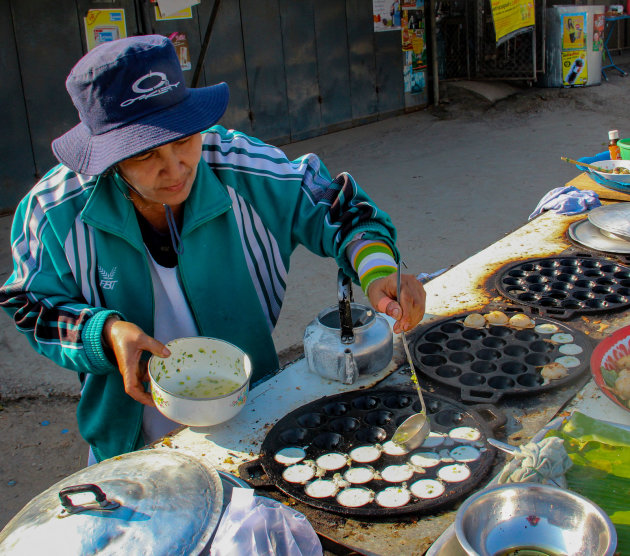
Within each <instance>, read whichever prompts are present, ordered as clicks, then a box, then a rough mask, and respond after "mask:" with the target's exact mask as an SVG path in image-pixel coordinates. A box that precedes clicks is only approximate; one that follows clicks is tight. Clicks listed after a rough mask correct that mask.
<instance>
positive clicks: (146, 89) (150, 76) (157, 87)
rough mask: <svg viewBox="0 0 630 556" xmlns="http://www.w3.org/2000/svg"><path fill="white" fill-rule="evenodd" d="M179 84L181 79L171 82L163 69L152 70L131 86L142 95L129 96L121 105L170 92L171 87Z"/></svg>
mask: <svg viewBox="0 0 630 556" xmlns="http://www.w3.org/2000/svg"><path fill="white" fill-rule="evenodd" d="M156 79H157V82H156ZM178 85H179V81H178V82H177V83H173V84H171V82H170V81H169V80H168V77H166V74H165V73H162V72H161V71H150V72H149V73H147V74H146V75H143V76H142V77H141V78H140V79H136V81H135V82H134V84H133V85H132V86H131V88H132V89H133V92H134V93H138V94H139V95H140V96H138V97H134V98H128V99H127V100H124V101H122V102H121V103H120V106H129V105H130V104H133V103H134V102H136V101H137V100H145V99H148V98H152V97H156V96H158V95H163V94H166V93H169V92H170V91H171V89H174V88H175V87H177V86H178Z"/></svg>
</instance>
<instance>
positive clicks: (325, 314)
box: [304, 270, 394, 384]
mask: <svg viewBox="0 0 630 556" xmlns="http://www.w3.org/2000/svg"><path fill="white" fill-rule="evenodd" d="M351 284H352V283H351V281H350V279H349V278H348V277H347V276H346V275H345V274H343V272H342V271H341V270H339V275H338V280H337V291H338V299H339V306H338V307H334V306H333V307H328V308H327V309H324V310H323V311H322V312H320V313H319V314H318V315H317V318H315V319H314V320H313V321H311V323H309V325H308V326H307V327H306V330H305V331H304V354H305V356H306V360H307V362H308V366H309V369H310V370H311V371H313V372H315V373H317V374H319V375H321V376H323V377H324V378H327V379H332V380H337V381H339V382H343V383H344V384H352V383H354V382H356V380H357V378H358V377H359V375H366V374H373V373H376V372H378V371H380V370H381V369H383V368H385V367H386V366H387V365H388V364H389V363H390V361H391V360H392V356H393V355H394V342H393V332H392V329H391V327H390V325H389V323H388V322H387V320H386V319H385V318H384V317H382V316H381V315H379V314H378V313H376V312H375V311H374V309H372V308H371V307H367V306H365V305H361V304H359V303H353V302H352V301H353V300H352V285H351Z"/></svg>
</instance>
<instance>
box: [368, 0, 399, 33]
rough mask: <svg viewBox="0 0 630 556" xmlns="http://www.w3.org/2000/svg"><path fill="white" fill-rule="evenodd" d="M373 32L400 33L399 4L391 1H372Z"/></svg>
mask: <svg viewBox="0 0 630 556" xmlns="http://www.w3.org/2000/svg"><path fill="white" fill-rule="evenodd" d="M372 14H373V16H374V31H376V32H382V31H400V28H401V21H400V18H401V13H400V2H398V1H396V2H393V1H392V0H372Z"/></svg>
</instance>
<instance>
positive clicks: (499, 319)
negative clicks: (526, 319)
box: [485, 311, 510, 325]
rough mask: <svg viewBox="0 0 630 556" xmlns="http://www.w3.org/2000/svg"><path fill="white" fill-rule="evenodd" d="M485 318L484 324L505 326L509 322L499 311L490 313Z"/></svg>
mask: <svg viewBox="0 0 630 556" xmlns="http://www.w3.org/2000/svg"><path fill="white" fill-rule="evenodd" d="M485 316H486V322H487V323H488V324H499V325H505V324H507V323H508V322H509V321H510V319H508V316H507V315H506V314H505V313H502V312H501V311H490V312H489V313H487V314H486V315H485Z"/></svg>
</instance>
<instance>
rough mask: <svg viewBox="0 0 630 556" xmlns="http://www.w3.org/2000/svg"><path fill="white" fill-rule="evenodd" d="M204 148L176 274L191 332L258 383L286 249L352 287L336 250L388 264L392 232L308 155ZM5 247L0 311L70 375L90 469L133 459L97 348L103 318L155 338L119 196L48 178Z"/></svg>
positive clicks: (148, 289)
mask: <svg viewBox="0 0 630 556" xmlns="http://www.w3.org/2000/svg"><path fill="white" fill-rule="evenodd" d="M202 136H203V152H202V159H201V161H200V163H199V167H198V171H197V177H196V180H195V183H194V185H193V188H192V191H191V194H190V197H189V198H188V200H187V201H186V204H185V209H184V220H183V228H182V230H181V238H182V242H183V246H184V251H183V253H182V254H181V255H180V256H179V261H178V270H179V276H180V280H181V284H182V287H183V290H184V293H185V295H186V297H187V299H188V302H189V304H190V308H191V310H192V312H193V315H194V318H195V320H196V323H197V327H198V329H199V331H200V334H201V335H203V336H212V337H217V338H222V339H224V340H227V341H229V342H232V343H233V344H235V345H237V346H239V347H240V348H241V349H243V350H244V351H245V352H246V353H247V354H248V355H249V356H250V358H251V360H252V363H253V369H254V370H253V377H252V380H254V381H256V380H259V379H261V378H262V377H264V376H265V375H267V374H269V373H271V372H273V371H274V370H275V369H277V367H278V359H277V355H276V352H275V348H274V345H273V342H272V338H271V333H272V331H273V328H274V326H275V324H276V321H277V319H278V316H279V313H280V308H281V306H282V300H283V297H284V292H285V288H286V283H287V273H288V271H289V257H290V255H291V253H292V251H293V250H294V249H295V247H296V246H297V245H298V244H302V245H304V246H306V247H307V248H308V249H310V250H311V251H313V252H314V253H316V254H318V255H321V256H327V257H334V258H335V259H336V261H337V263H338V265H339V266H340V267H341V268H343V269H344V270H345V272H346V273H348V275H350V276H353V278H354V279H355V281H356V280H357V278H356V274H355V273H354V270H353V269H352V268H351V266H350V265H349V263H348V261H347V259H346V257H345V247H346V245H347V243H348V242H349V241H351V240H352V239H353V237H354V236H356V234H358V233H363V234H364V237H366V238H379V239H381V240H384V241H386V242H387V243H388V244H389V245H390V246H391V247H392V249H393V250H394V252H395V253H396V256H397V251H396V250H395V246H394V242H395V234H396V232H395V229H394V227H393V225H392V223H391V221H390V219H389V217H388V216H387V215H386V214H385V213H383V212H382V211H380V210H379V209H377V208H376V207H375V206H374V204H373V203H372V201H371V200H370V199H369V197H368V196H367V195H366V194H365V193H364V192H363V191H362V190H361V189H360V188H359V187H358V186H357V185H356V183H355V182H354V180H353V179H352V177H351V176H349V175H348V174H341V175H340V176H338V177H337V178H336V179H335V180H332V179H331V176H330V175H329V173H328V170H327V169H326V167H325V166H324V165H323V163H322V162H321V161H320V159H319V158H318V157H317V156H315V155H313V154H307V155H304V156H302V157H301V158H298V159H297V160H294V161H289V160H288V159H287V157H286V156H285V154H284V153H283V152H282V151H281V150H280V149H278V148H276V147H272V146H269V145H266V144H264V143H263V142H261V141H259V140H257V139H254V138H251V137H248V136H247V135H244V134H242V133H239V132H235V131H228V130H226V129H224V128H223V127H221V126H214V127H212V128H210V129H209V130H207V131H206V132H204V133H203V134H202ZM11 246H12V253H13V260H14V268H13V273H12V274H11V276H10V278H9V280H8V281H7V282H6V284H4V286H3V287H2V288H1V289H0V305H2V307H3V308H4V309H5V310H6V311H7V312H8V313H9V314H10V315H11V316H12V317H13V318H14V320H15V323H16V326H17V328H18V330H19V331H20V332H23V333H24V334H25V335H26V336H27V338H28V339H29V341H30V343H31V344H32V346H33V347H34V348H35V349H36V350H37V351H38V352H39V353H40V354H42V355H44V356H46V357H48V358H50V359H51V360H53V361H54V362H55V363H57V364H59V365H61V366H63V367H66V368H68V369H71V370H73V371H76V372H77V373H79V374H80V376H81V379H82V382H83V391H82V396H81V400H80V402H79V405H78V409H77V418H78V423H79V429H80V431H81V434H82V435H83V437H84V438H85V439H86V441H87V442H88V443H89V444H90V445H91V446H92V448H93V450H94V453H95V455H96V457H97V459H99V460H103V459H106V458H110V457H113V456H115V455H118V454H121V453H125V452H129V451H133V450H135V449H138V448H140V447H141V446H142V445H143V444H144V440H143V438H142V434H141V427H142V411H143V406H142V404H140V403H138V402H136V401H135V400H133V399H132V398H131V397H129V396H128V395H127V394H125V391H124V385H123V380H122V376H121V374H120V372H119V371H118V368H117V366H116V364H115V363H114V362H113V360H112V359H110V357H109V356H108V354H106V353H105V352H104V350H103V346H102V344H101V333H102V329H103V324H104V322H105V320H106V318H107V317H108V316H109V315H111V314H112V313H117V314H119V315H121V316H122V318H124V319H125V320H128V321H130V322H134V323H136V324H137V325H138V326H140V327H141V328H142V329H143V330H144V331H145V332H146V333H147V334H150V335H152V334H153V330H154V323H153V315H154V301H153V291H152V283H151V274H150V271H149V263H148V261H147V254H146V251H145V247H144V244H143V241H142V236H141V233H140V229H139V227H138V222H137V219H136V215H135V211H134V208H133V205H132V203H131V201H129V200H128V198H127V197H125V188H124V186H123V185H122V184H121V183H118V182H117V180H116V179H115V178H114V177H113V176H112V175H108V174H104V175H102V176H84V175H78V174H76V173H74V172H72V171H70V170H69V169H68V168H67V167H65V166H63V165H59V166H56V167H55V168H53V169H52V170H51V171H50V172H49V173H48V174H47V175H46V176H44V178H43V179H42V180H41V181H40V182H39V183H38V184H37V185H36V186H35V187H34V188H33V189H32V190H31V192H30V193H29V194H28V195H27V196H26V197H25V198H24V199H23V200H22V202H21V203H20V205H19V207H18V209H17V211H16V214H15V219H14V222H13V228H12V234H11ZM35 380H36V377H35Z"/></svg>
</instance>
